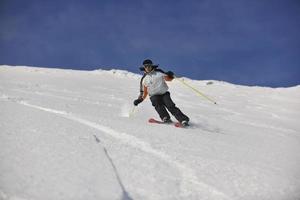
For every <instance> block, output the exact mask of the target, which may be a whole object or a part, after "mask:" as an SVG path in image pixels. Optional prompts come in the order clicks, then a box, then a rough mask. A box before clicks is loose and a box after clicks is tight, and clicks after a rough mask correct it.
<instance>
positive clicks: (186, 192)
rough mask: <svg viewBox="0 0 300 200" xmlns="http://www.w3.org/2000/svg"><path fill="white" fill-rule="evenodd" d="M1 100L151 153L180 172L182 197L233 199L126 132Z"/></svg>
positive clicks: (10, 99) (192, 171)
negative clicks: (36, 110) (80, 125)
mask: <svg viewBox="0 0 300 200" xmlns="http://www.w3.org/2000/svg"><path fill="white" fill-rule="evenodd" d="M0 98H2V99H5V100H9V101H12V102H15V103H18V104H20V105H23V106H27V107H30V108H34V109H38V110H41V111H45V112H48V113H53V114H56V115H59V116H61V117H64V118H66V119H69V120H72V121H75V122H78V123H80V124H83V125H86V126H88V127H91V128H94V129H96V130H99V131H101V132H104V133H106V134H108V135H110V136H112V137H113V138H115V139H117V140H118V141H119V142H120V143H122V144H124V145H128V146H131V147H133V148H136V149H139V150H141V151H143V152H145V153H149V154H151V155H152V156H155V157H156V158H158V159H161V160H163V161H164V162H166V163H168V164H169V165H170V166H176V168H177V169H178V170H179V172H180V173H181V175H182V179H181V184H180V196H181V197H189V196H193V197H194V196H195V192H196V191H197V194H199V195H200V196H197V197H198V198H199V197H201V198H202V199H203V197H204V196H205V197H207V199H211V198H214V199H232V198H231V197H229V196H228V195H226V194H225V193H223V192H221V191H219V190H217V189H216V188H215V187H213V186H211V185H208V184H206V183H204V182H200V181H199V180H198V178H197V176H196V175H195V172H194V170H193V169H191V168H189V167H188V166H186V165H184V164H182V163H180V162H178V161H176V160H175V159H173V158H172V157H170V156H169V155H168V154H166V153H165V152H162V151H159V150H157V149H155V148H153V147H152V146H151V145H150V144H149V143H147V142H145V141H143V140H141V139H139V138H137V137H135V136H132V135H129V134H127V133H124V132H119V131H116V130H114V129H112V128H110V127H107V126H104V125H101V124H98V123H95V122H91V121H88V120H86V119H83V118H81V117H79V116H75V115H72V114H70V113H67V112H66V111H63V110H55V109H51V108H47V107H42V106H38V105H33V104H30V103H28V102H26V101H24V100H23V99H22V98H15V97H10V96H7V95H5V94H2V95H1V96H0Z"/></svg>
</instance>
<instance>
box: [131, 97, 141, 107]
mask: <svg viewBox="0 0 300 200" xmlns="http://www.w3.org/2000/svg"><path fill="white" fill-rule="evenodd" d="M142 101H143V99H141V98H139V99H136V100H134V101H133V104H134V105H135V106H137V105H139V104H140V103H142Z"/></svg>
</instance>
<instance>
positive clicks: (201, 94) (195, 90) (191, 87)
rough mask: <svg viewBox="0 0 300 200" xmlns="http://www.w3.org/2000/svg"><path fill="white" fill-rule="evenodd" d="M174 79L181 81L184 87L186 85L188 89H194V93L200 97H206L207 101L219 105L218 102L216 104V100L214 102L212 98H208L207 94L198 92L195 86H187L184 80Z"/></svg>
mask: <svg viewBox="0 0 300 200" xmlns="http://www.w3.org/2000/svg"><path fill="white" fill-rule="evenodd" d="M174 78H175V79H176V80H177V81H179V82H180V83H182V84H183V85H185V86H186V87H188V88H190V89H192V90H193V91H194V92H196V93H197V94H198V95H200V96H202V97H204V98H205V99H207V100H209V101H211V102H213V103H214V104H217V102H215V101H214V100H212V99H211V98H209V97H208V96H206V95H205V94H203V93H202V92H200V91H199V90H197V89H196V88H194V87H193V86H191V85H189V84H187V83H186V82H184V81H183V80H180V79H179V78H177V77H175V76H174Z"/></svg>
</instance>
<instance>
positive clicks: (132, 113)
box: [129, 106, 136, 117]
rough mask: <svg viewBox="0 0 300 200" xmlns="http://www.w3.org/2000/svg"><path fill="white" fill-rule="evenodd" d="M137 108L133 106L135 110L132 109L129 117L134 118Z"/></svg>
mask: <svg viewBox="0 0 300 200" xmlns="http://www.w3.org/2000/svg"><path fill="white" fill-rule="evenodd" d="M135 108H136V106H133V108H132V109H131V111H130V113H129V117H133V115H134V113H135V111H136V109H135Z"/></svg>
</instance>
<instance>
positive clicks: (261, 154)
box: [0, 66, 300, 200]
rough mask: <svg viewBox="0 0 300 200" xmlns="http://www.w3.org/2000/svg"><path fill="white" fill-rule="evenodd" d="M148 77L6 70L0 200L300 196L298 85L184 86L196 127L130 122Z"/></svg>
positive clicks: (1, 78)
mask: <svg viewBox="0 0 300 200" xmlns="http://www.w3.org/2000/svg"><path fill="white" fill-rule="evenodd" d="M139 79H140V75H136V74H132V73H129V72H125V71H120V70H111V71H104V70H96V71H89V72H88V71H74V70H60V69H45V68H32V67H20V66H19V67H11V66H0V110H1V113H0V199H5V200H6V199H26V200H40V199H45V200H47V199H49V200H50V199H51V200H54V199H55V200H58V199H62V200H66V199H72V200H73V199H97V200H98V199H155V200H158V199H164V200H165V199H213V200H215V199H245V200H248V199H249V200H252V199H270V200H276V199H278V200H279V199H280V200H286V199H293V200H294V199H300V172H299V166H300V154H299V152H300V125H299V119H300V114H299V108H300V102H299V98H300V87H299V86H297V87H292V88H277V89H272V88H262V87H246V86H238V85H232V84H229V83H225V82H218V81H213V84H211V85H207V84H206V83H207V81H195V80H189V79H186V81H187V82H188V83H189V84H192V85H193V86H194V87H196V88H198V89H199V90H200V91H202V92H203V93H205V94H207V95H208V96H210V97H212V98H214V99H215V100H216V101H217V102H218V105H214V104H212V103H211V102H209V101H207V100H205V99H203V98H201V97H198V96H197V95H196V94H194V93H193V91H191V90H190V89H188V88H186V87H185V86H184V85H182V84H181V83H180V82H179V81H176V80H174V81H173V82H171V83H170V84H169V86H170V92H171V96H172V98H173V100H174V101H175V103H176V104H177V106H178V107H179V108H181V109H182V111H184V112H185V113H186V114H187V115H188V116H189V117H190V118H191V127H190V128H188V129H178V128H175V127H173V126H171V125H156V124H149V123H147V120H148V118H149V117H156V118H157V114H156V113H155V112H154V109H153V108H152V106H151V103H150V101H149V99H147V100H146V101H145V102H143V103H142V104H140V105H139V106H138V108H137V109H136V111H135V113H134V115H133V116H132V117H129V113H130V112H131V110H132V108H133V106H132V101H133V100H134V99H135V98H136V97H137V95H138V92H139Z"/></svg>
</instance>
